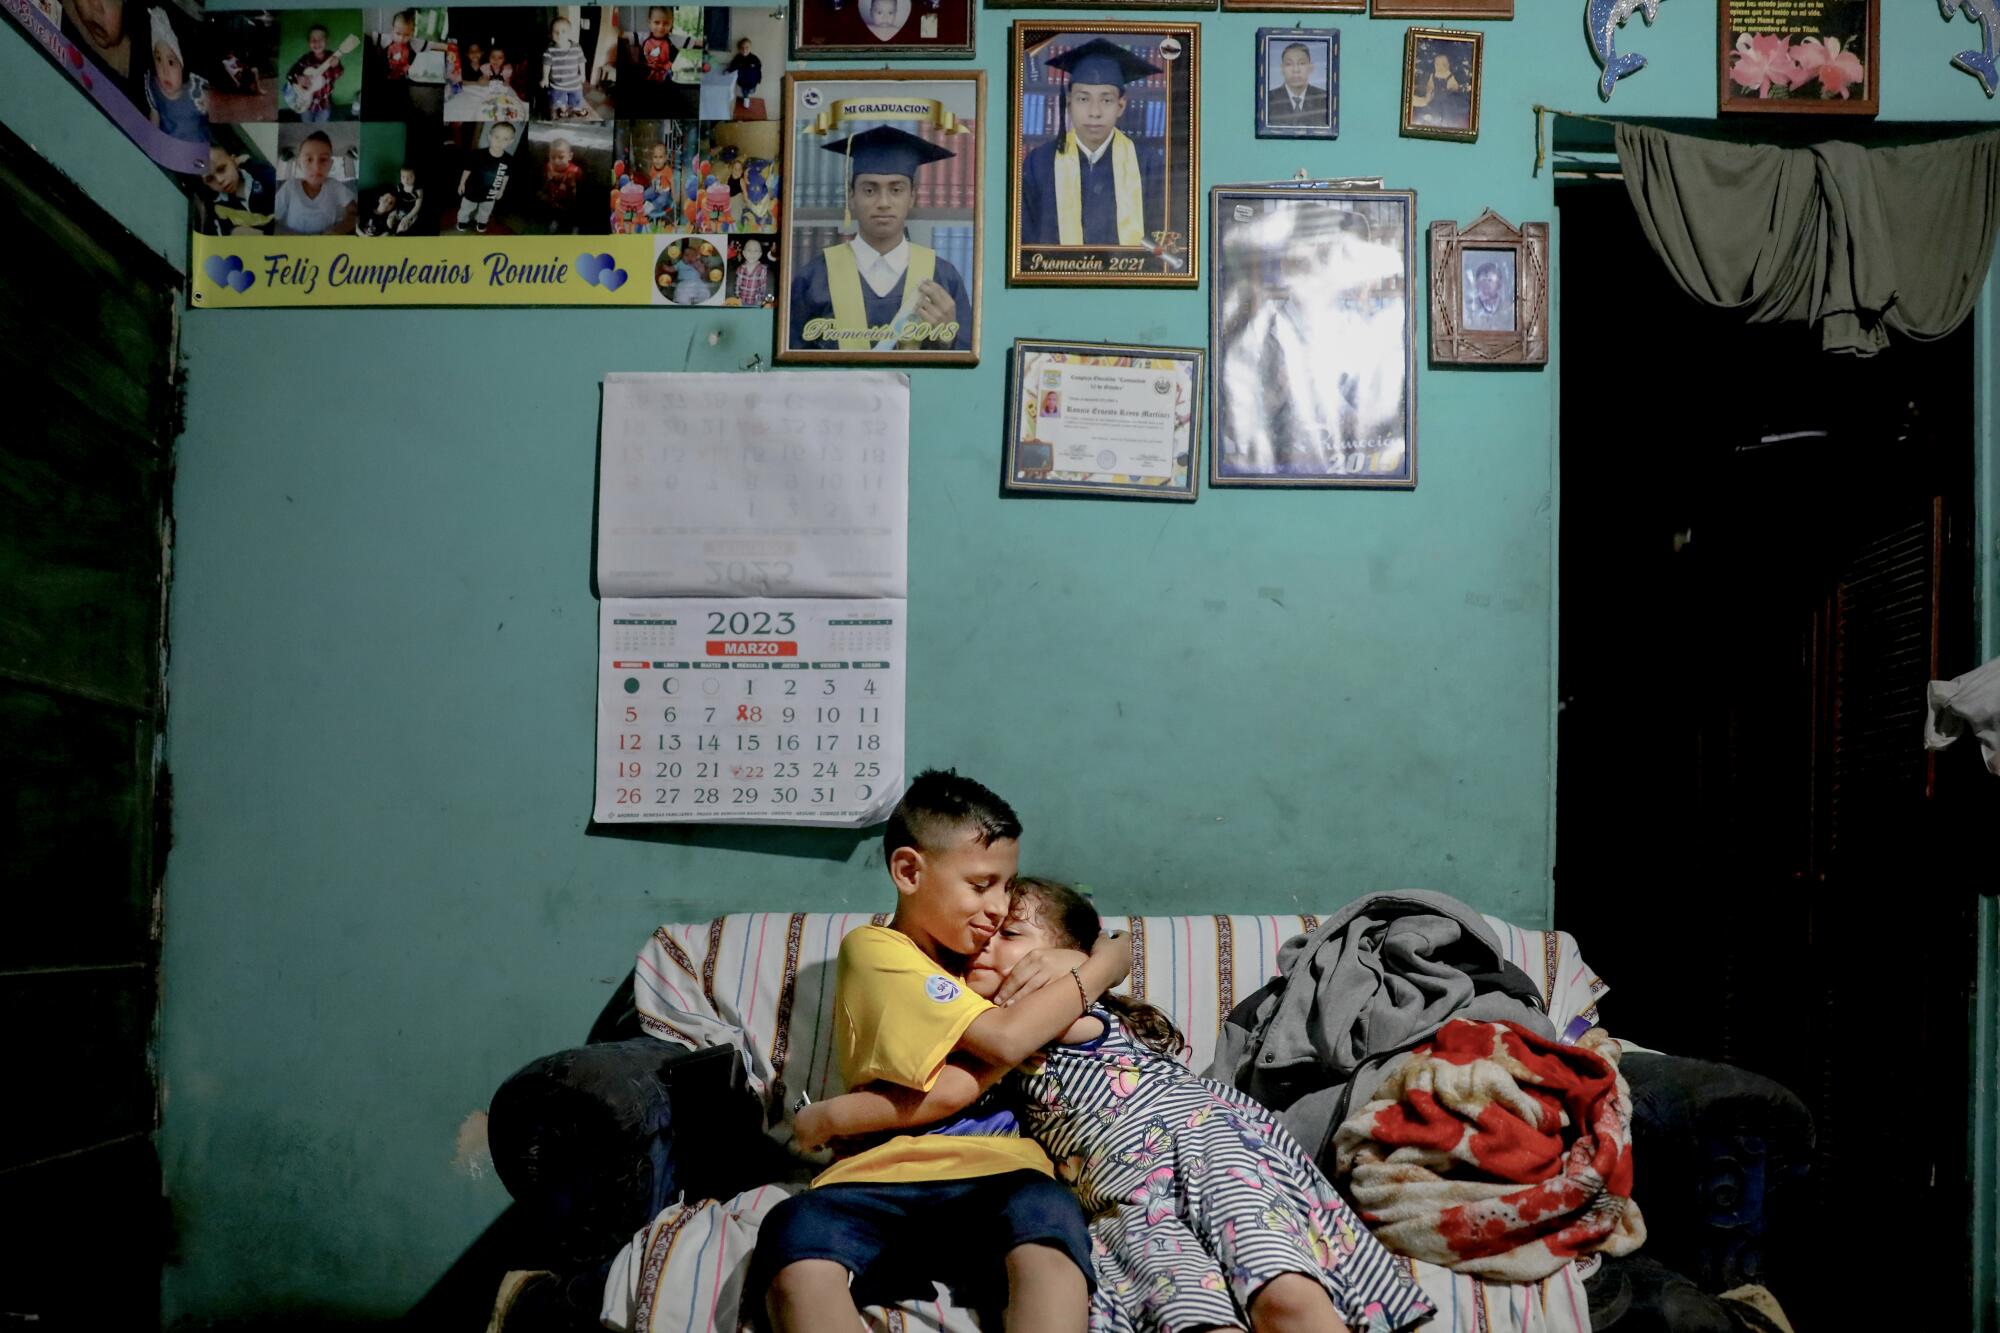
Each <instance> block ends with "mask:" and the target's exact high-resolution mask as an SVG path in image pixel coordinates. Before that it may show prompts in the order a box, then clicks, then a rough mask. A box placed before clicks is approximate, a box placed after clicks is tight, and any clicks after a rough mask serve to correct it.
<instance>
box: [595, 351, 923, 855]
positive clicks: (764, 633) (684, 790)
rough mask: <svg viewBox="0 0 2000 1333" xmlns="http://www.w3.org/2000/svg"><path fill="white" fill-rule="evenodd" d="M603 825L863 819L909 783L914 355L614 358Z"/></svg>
mask: <svg viewBox="0 0 2000 1333" xmlns="http://www.w3.org/2000/svg"><path fill="white" fill-rule="evenodd" d="M602 421H603V424H602V427H601V431H600V440H599V447H600V458H599V475H600V482H599V496H598V526H599V535H598V562H597V563H598V589H599V592H600V594H601V595H602V597H603V601H602V603H601V606H600V610H599V621H598V671H597V699H598V707H597V764H596V788H597V798H596V806H595V812H594V817H595V819H596V820H597V821H598V822H599V823H627V822H635V821H650V822H680V823H783V824H827V825H838V826H847V827H861V826H864V825H867V824H872V823H879V822H880V821H881V820H883V819H884V818H886V817H887V816H888V813H889V811H890V810H891V809H892V808H893V807H894V805H895V802H896V800H897V799H898V798H899V797H900V796H901V795H902V790H903V779H904V768H903V709H904V662H903V653H904V644H905V623H906V613H907V608H908V603H907V601H906V592H907V584H906V570H907V565H906V552H907V546H906V538H907V529H908V519H907V513H908V476H909V390H908V383H907V381H906V380H905V379H904V378H903V377H902V376H901V375H895V374H859V375H841V376H831V375H812V374H800V373H767V374H760V375H611V376H607V377H606V379H605V384H604V411H603V418H602Z"/></svg>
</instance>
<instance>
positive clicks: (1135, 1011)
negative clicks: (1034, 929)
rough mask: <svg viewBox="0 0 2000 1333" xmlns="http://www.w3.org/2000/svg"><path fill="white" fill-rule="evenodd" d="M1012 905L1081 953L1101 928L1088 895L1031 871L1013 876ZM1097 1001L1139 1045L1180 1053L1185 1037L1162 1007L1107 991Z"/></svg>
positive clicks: (1165, 1052)
mask: <svg viewBox="0 0 2000 1333" xmlns="http://www.w3.org/2000/svg"><path fill="white" fill-rule="evenodd" d="M1014 908H1015V911H1017V912H1020V913H1021V914H1022V915H1032V916H1033V917H1034V918H1035V920H1037V921H1039V922H1041V923H1042V925H1043V926H1045V927H1046V928H1047V929H1048V932H1049V933H1050V934H1051V935H1054V936H1055V937H1056V943H1057V944H1060V945H1062V946H1063V947H1064V948H1068V949H1080V950H1082V951H1083V952H1085V953H1088V952H1090V946H1091V945H1092V944H1093V943H1094V942H1096V939H1097V936H1098V933H1099V932H1100V931H1102V930H1103V929H1104V922H1103V920H1102V919H1101V918H1100V917H1099V916H1098V915H1097V909H1096V908H1095V907H1092V906H1091V905H1090V899H1088V898H1086V897H1084V896H1083V895H1082V894H1080V893H1078V892H1077V891H1076V890H1075V889H1073V888H1071V887H1070V886H1069V885H1067V884H1063V883H1060V882H1058V881H1056V880H1053V879H1039V878H1036V877H1035V876H1032V875H1023V876H1021V877H1020V878H1018V879H1016V880H1015V881H1014ZM1097 1002H1098V1003H1099V1004H1101V1005H1103V1006H1104V1007H1105V1008H1106V1009H1109V1010H1110V1011H1111V1012H1112V1013H1114V1014H1116V1015H1118V1018H1119V1020H1120V1021H1121V1022H1123V1023H1124V1024H1125V1026H1126V1027H1127V1028H1128V1029H1130V1031H1131V1033H1132V1035H1133V1036H1134V1037H1137V1038H1138V1039H1139V1041H1140V1043H1141V1044H1142V1045H1145V1046H1148V1047H1151V1048H1152V1049H1153V1050H1156V1051H1158V1052H1159V1053H1160V1054H1161V1055H1165V1056H1170V1057H1173V1058H1176V1059H1178V1058H1179V1056H1180V1053H1181V1052H1182V1051H1184V1050H1186V1049H1187V1048H1188V1044H1187V1038H1186V1037H1183V1036H1182V1035H1181V1033H1180V1029H1179V1028H1177V1027H1175V1026H1174V1020H1173V1019H1171V1018H1168V1017H1167V1015H1166V1013H1165V1011H1163V1010H1161V1009H1158V1008H1155V1007H1154V1006H1153V1005H1150V1004H1145V1003H1142V1002H1141V1001H1138V1000H1132V999H1127V998H1126V997H1125V996H1123V995H1113V994H1112V993H1111V992H1109V991H1106V992H1105V993H1104V994H1103V995H1102V996H1100V997H1098V1001H1097Z"/></svg>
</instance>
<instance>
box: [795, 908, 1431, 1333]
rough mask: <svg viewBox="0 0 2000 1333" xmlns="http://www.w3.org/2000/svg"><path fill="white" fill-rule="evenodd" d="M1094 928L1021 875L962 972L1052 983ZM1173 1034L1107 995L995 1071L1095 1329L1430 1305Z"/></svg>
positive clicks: (854, 1117)
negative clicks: (1091, 1280)
mask: <svg viewBox="0 0 2000 1333" xmlns="http://www.w3.org/2000/svg"><path fill="white" fill-rule="evenodd" d="M1097 935H1098V916H1097V911H1096V909H1095V908H1093V907H1092V906H1091V905H1090V904H1089V902H1087V901H1086V900H1085V899H1084V898H1082V897H1081V896H1080V895H1078V894H1077V893H1076V892H1075V890H1073V889H1070V888H1069V887H1067V886H1065V885H1062V884H1057V883H1054V882H1053V881H1050V880H1041V879H1027V878H1023V879H1022V880H1020V881H1019V883H1018V884H1017V885H1016V887H1015V896H1014V905H1013V911H1012V913H1011V915H1010V916H1009V917H1008V920H1007V923H1006V925H1005V926H1003V927H1002V928H1001V930H1000V931H999V933H998V934H996V935H995V936H994V937H993V938H992V940H991V941H989V942H988V944H987V946H986V948H985V949H984V950H983V951H982V952H981V953H980V955H979V956H978V957H977V958H975V959H973V961H972V964H971V967H970V969H969V970H968V972H967V974H966V983H967V985H968V986H970V987H971V989H972V990H974V991H975V992H978V993H979V994H982V995H995V994H996V993H999V992H1001V990H1002V986H1003V985H1007V986H1008V989H1012V990H1017V991H1018V990H1019V989H1021V987H1020V986H1019V985H1018V984H1010V983H1019V982H1021V981H1022V978H1023V977H1024V976H1027V975H1034V974H1046V975H1047V976H1048V979H1049V982H1050V984H1057V985H1061V984H1066V983H1067V982H1068V980H1069V978H1068V977H1067V976H1065V975H1064V974H1063V972H1062V964H1063V963H1064V962H1066V961H1067V960H1068V959H1069V958H1071V957H1081V956H1082V954H1081V953H1080V952H1079V953H1075V954H1071V953H1070V952H1068V951H1071V950H1081V949H1082V948H1083V947H1084V944H1085V943H1086V942H1087V941H1090V940H1094V939H1096V938H1097ZM1056 951H1062V952H1056ZM1031 957H1032V958H1033V962H1032V964H1031V965H1029V966H1026V967H1022V966H1020V965H1021V964H1023V963H1024V962H1025V961H1027V960H1029V959H1030V958H1031ZM1051 958H1053V959H1056V960H1057V961H1056V962H1055V963H1054V964H1050V963H1049V962H1048V960H1049V959H1051ZM1078 989H1079V991H1081V989H1082V987H1081V983H1078ZM1186 1045H1187V1043H1186V1041H1185V1039H1183V1038H1182V1036H1181V1034H1180V1033H1179V1032H1177V1031H1176V1030H1175V1029H1174V1026H1173V1023H1172V1022H1171V1021H1170V1020H1169V1019H1168V1018H1167V1016H1166V1015H1165V1014H1163V1013H1161V1012H1160V1011H1159V1010H1158V1009H1155V1008H1154V1007H1153V1006H1151V1005H1147V1004H1137V1003H1134V1002H1133V1001H1131V1000H1128V999H1126V998H1124V997H1123V996H1117V995H1106V996H1104V997H1103V998H1102V999H1101V1000H1099V1001H1098V1002H1097V1004H1095V1005H1093V1006H1091V1007H1090V1008H1089V1009H1088V1010H1087V1011H1086V1012H1085V1013H1084V1015H1083V1017H1081V1018H1080V1019H1078V1020H1077V1022H1076V1024H1075V1025H1074V1026H1073V1027H1071V1028H1070V1030H1069V1031H1068V1032H1066V1033H1065V1034H1063V1038H1062V1041H1061V1042H1060V1043H1058V1044H1056V1045H1054V1046H1050V1047H1047V1048H1045V1049H1044V1050H1043V1051H1041V1052H1040V1053H1039V1054H1037V1055H1036V1056H1034V1057H1031V1058H1030V1059H1029V1060H1028V1061H1026V1062H1024V1063H1023V1064H1022V1066H1021V1068H1020V1070H1019V1071H1018V1073H1017V1074H1016V1076H1015V1078H1014V1079H1013V1080H1010V1085H1011V1090H1012V1091H1014V1092H1015V1093H1017V1094H1018V1095H1017V1098H1016V1100H1017V1103H1018V1110H1019V1114H1020V1119H1021V1125H1022V1129H1023V1130H1024V1131H1025V1132H1026V1133H1027V1134H1029V1135H1030V1136H1032V1137H1033V1138H1034V1139H1035V1140H1036V1142H1038V1143H1040V1144H1041V1145H1042V1147H1043V1148H1044V1149H1045V1150H1046V1151H1047V1152H1048V1155H1049V1157H1050V1159H1051V1160H1053V1161H1054V1162H1055V1163H1056V1168H1057V1172H1058V1174H1059V1175H1060V1176H1061V1177H1062V1179H1063V1180H1065V1181H1066V1182H1068V1183H1069V1184H1070V1185H1071V1186H1072V1187H1073V1188H1074V1189H1075V1190H1076V1192H1077V1195H1078V1197H1079V1198H1080V1199H1081V1201H1082V1203H1083V1206H1084V1211H1085V1212H1086V1213H1088V1214H1089V1215H1090V1217H1091V1228H1090V1230H1091V1248H1092V1252H1093V1259H1094V1261H1095V1267H1096V1269H1097V1289H1096V1291H1095V1293H1094V1294H1093V1295H1092V1298H1091V1310H1090V1327H1091V1330H1092V1333H1113V1331H1115V1333H1125V1331H1126V1330H1135V1331H1136V1330H1144V1331H1145V1333H1153V1331H1154V1330H1160V1331H1162V1333H1164V1331H1166V1330H1182V1329H1200V1328H1215V1329H1241V1328H1242V1327H1243V1326H1244V1323H1245V1319H1244V1314H1243V1312H1244V1311H1247V1312H1248V1316H1249V1318H1248V1324H1249V1327H1250V1328H1251V1329H1253V1330H1256V1333H1289V1331H1290V1330H1308V1329H1310V1330H1316V1331H1318V1333H1332V1331H1333V1330H1345V1329H1354V1330H1363V1331H1365V1333H1387V1331H1388V1330H1394V1329H1403V1328H1408V1327H1410V1326H1412V1325H1414V1324H1416V1323H1418V1322H1420V1321H1422V1320H1423V1319H1425V1318H1428V1317H1429V1316H1430V1314H1431V1313H1432V1307H1431V1305H1430V1302H1429V1301H1427V1300H1426V1299H1425V1298H1424V1296H1423V1294H1422V1292H1420V1291H1419V1290H1418V1289H1417V1287H1416V1286H1415V1285H1414V1284H1413V1283H1411V1282H1410V1281H1409V1280H1408V1279H1407V1278H1406V1277H1404V1275H1403V1273H1402V1271H1401V1269H1400V1268H1398V1267H1397V1266H1396V1264H1395V1261H1394V1260H1393V1259H1391V1258H1390V1256H1389V1253H1388V1251H1387V1250H1385V1249H1383V1248H1382V1247H1381V1245H1380V1244H1378V1243H1377V1242H1376V1241H1375V1239H1374V1237H1372V1236H1370V1235H1369V1234H1368V1233H1367V1232H1366V1231H1365V1230H1363V1229H1362V1227H1361V1224H1360V1222H1359V1221H1358V1220H1357V1219H1356V1218H1355V1216H1354V1214H1353V1213H1352V1212H1351V1211H1349V1209H1348V1207H1347V1205H1346V1204H1345V1203H1343V1202H1342V1201H1341V1198H1340V1196H1339V1195H1338V1194H1336V1193H1335V1192H1334V1189H1333V1186H1332V1185H1331V1184H1329V1183H1328V1182H1327V1179H1326V1177H1325V1176H1323V1175H1321V1174H1320V1172H1319V1169H1318V1168H1317V1167H1315V1166H1314V1165H1313V1164H1312V1161H1311V1159H1310V1158H1308V1157H1307V1156H1306V1154H1305V1152H1304V1150H1303V1149H1301V1148H1300V1147H1299V1145H1298V1144H1297V1142H1295V1141H1294V1140H1293V1139H1292V1137H1291V1135H1289V1134H1287V1133H1286V1132H1285V1131H1284V1130H1283V1129H1281V1128H1280V1127H1279V1126H1278V1124H1277V1122H1276V1121H1275V1120H1274V1119H1273V1118H1272V1116H1271V1113H1270V1111H1269V1110H1267V1109H1266V1108H1265V1107H1264V1106H1262V1105H1261V1104H1259V1103H1257V1102H1255V1101H1252V1100H1251V1099H1250V1098H1249V1097H1248V1096H1246V1095H1244V1094H1243V1093H1241V1092H1238V1091H1237V1090H1236V1089H1234V1088H1231V1087H1228V1086H1226V1085H1224V1084H1221V1083H1216V1082H1213V1081H1211V1080H1209V1079H1204V1078H1198V1077H1196V1076H1195V1075H1194V1074H1193V1073H1191V1072H1189V1070H1188V1069H1187V1067H1186V1066H1184V1065H1182V1064H1181V1063H1180V1061H1179V1060H1178V1059H1177V1058H1176V1057H1177V1056H1178V1055H1179V1054H1180V1053H1181V1051H1183V1050H1184V1049H1185V1048H1186ZM1000 1072H1005V1071H1000ZM996 1078H997V1075H996V1074H995V1072H994V1071H991V1070H979V1071H974V1070H969V1069H967V1068H964V1067H962V1066H959V1065H956V1064H954V1065H948V1066H947V1067H946V1069H945V1071H944V1072H943V1073H942V1074H940V1076H939V1078H938V1081H937V1083H936V1085H935V1086H934V1087H933V1089H932V1091H931V1092H930V1093H929V1094H927V1095H926V1096H925V1098H924V1099H923V1101H922V1102H921V1103H920V1104H918V1105H916V1106H914V1107H906V1108H903V1109H899V1108H897V1106H896V1105H895V1103H893V1102H892V1101H891V1100H890V1099H889V1098H888V1097H885V1096H882V1095H880V1094H877V1093H875V1092H873V1091H868V1090H863V1091H861V1092H852V1093H847V1094H845V1095H843V1096H840V1097H834V1098H829V1099H828V1100H827V1101H824V1102H820V1103H818V1104H816V1105H811V1106H807V1107H804V1108H803V1109H801V1110H800V1112H799V1114H798V1117H797V1133H798V1139H799V1146H800V1147H801V1148H804V1149H807V1150H811V1149H812V1148H814V1147H816V1146H817V1145H818V1144H819V1143H821V1142H825V1141H828V1140H830V1139H834V1138H841V1137H848V1136H852V1135H857V1134H865V1133H872V1132H875V1131H879V1130H883V1129H891V1128H903V1127H907V1126H910V1125H916V1124H925V1123H929V1122H930V1121H933V1120H937V1119H940V1118H942V1117H943V1116H945V1115H947V1114H950V1113H952V1112H955V1111H957V1110H959V1109H961V1108H963V1107H964V1106H966V1105H968V1104H969V1103H970V1102H971V1101H972V1100H973V1099H974V1098H975V1097H976V1096H977V1095H978V1093H979V1091H980V1089H981V1087H982V1086H983V1085H986V1084H990V1083H992V1082H994V1081H995V1080H996ZM1336 1311H1338V1313H1336Z"/></svg>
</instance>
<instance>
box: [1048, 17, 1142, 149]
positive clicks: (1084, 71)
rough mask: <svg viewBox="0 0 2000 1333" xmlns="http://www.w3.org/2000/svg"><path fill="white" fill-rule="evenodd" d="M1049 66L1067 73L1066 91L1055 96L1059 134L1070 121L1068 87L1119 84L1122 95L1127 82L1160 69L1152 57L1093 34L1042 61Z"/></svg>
mask: <svg viewBox="0 0 2000 1333" xmlns="http://www.w3.org/2000/svg"><path fill="white" fill-rule="evenodd" d="M1043 63H1044V64H1046V65H1047V66H1048V67H1049V68H1050V69H1053V70H1060V71H1061V72H1062V73H1063V74H1064V75H1066V76H1067V77H1068V84H1067V86H1065V87H1064V89H1063V95H1062V96H1060V97H1058V98H1056V134H1057V135H1058V136H1060V135H1061V134H1062V133H1063V131H1064V129H1065V128H1066V127H1067V125H1068V121H1069V89H1070V88H1071V87H1074V86H1075V85H1077V84H1079V83H1091V84H1105V85H1109V86H1110V87H1113V88H1116V89H1117V90H1118V91H1119V93H1120V94H1121V95H1122V94H1123V93H1124V91H1125V85H1126V84H1128V83H1133V82H1136V81H1137V80H1139V79H1143V78H1145V77H1146V76H1147V75H1149V74H1158V73H1161V72H1162V71H1161V69H1160V67H1159V66H1158V65H1155V64H1154V63H1153V62H1152V61H1150V60H1141V59H1140V58H1139V57H1138V56H1135V55H1133V54H1132V53H1131V52H1130V51H1128V50H1126V49H1125V48H1124V47H1122V46H1120V45H1118V43H1116V42H1107V41H1105V40H1104V39H1103V38H1102V37H1093V38H1091V39H1090V40H1089V41H1087V42H1085V43H1084V44H1083V45H1081V46H1073V47H1071V48H1070V49H1069V50H1067V51H1065V52H1063V53H1062V54H1061V55H1059V56H1050V57H1049V58H1048V59H1047V60H1046V61H1044V62H1043Z"/></svg>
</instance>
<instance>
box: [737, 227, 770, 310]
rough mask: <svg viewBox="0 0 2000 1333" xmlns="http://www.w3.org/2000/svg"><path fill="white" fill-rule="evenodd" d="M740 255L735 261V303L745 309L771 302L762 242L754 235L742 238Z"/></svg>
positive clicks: (768, 270) (768, 276) (768, 275)
mask: <svg viewBox="0 0 2000 1333" xmlns="http://www.w3.org/2000/svg"><path fill="white" fill-rule="evenodd" d="M738 253H739V254H740V255H741V256H742V258H741V259H739V260H738V261H737V263H736V292H735V297H736V304H737V305H739V306H742V307H743V308H745V309H746V310H747V309H754V308H756V307H759V306H765V305H769V304H770V303H771V270H770V268H769V267H768V266H766V265H765V263H764V242H763V241H762V240H761V239H759V238H758V237H755V236H746V237H744V238H743V248H742V249H741V250H740V251H738Z"/></svg>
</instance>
